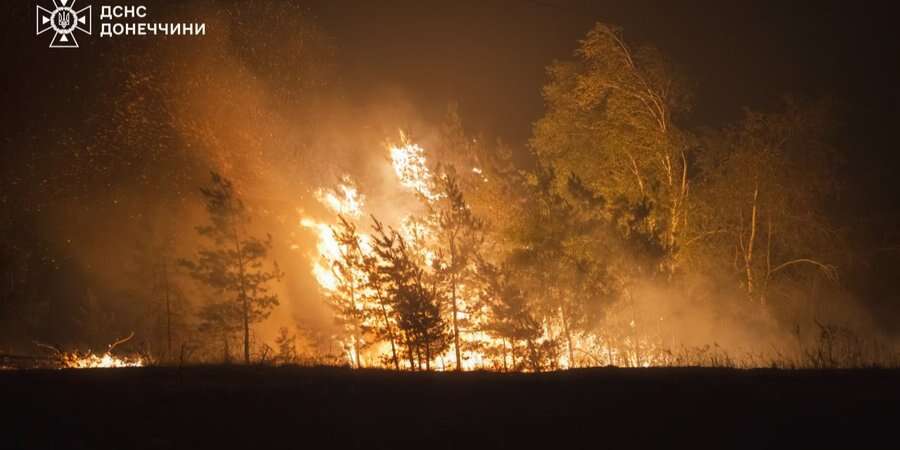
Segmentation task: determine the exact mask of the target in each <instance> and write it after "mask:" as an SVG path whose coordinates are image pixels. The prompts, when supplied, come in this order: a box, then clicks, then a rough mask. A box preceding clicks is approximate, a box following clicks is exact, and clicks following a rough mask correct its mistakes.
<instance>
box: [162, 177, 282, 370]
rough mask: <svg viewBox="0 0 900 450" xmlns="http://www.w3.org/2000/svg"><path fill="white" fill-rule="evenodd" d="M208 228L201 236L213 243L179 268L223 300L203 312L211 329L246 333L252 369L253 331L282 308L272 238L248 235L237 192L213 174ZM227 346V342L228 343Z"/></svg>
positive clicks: (207, 190)
mask: <svg viewBox="0 0 900 450" xmlns="http://www.w3.org/2000/svg"><path fill="white" fill-rule="evenodd" d="M200 192H201V193H202V194H203V200H204V203H205V204H206V211H207V213H208V215H209V220H210V224H209V225H205V226H199V227H197V232H198V233H199V234H200V236H202V237H204V238H206V239H207V240H208V241H209V244H210V245H209V246H206V247H202V248H201V249H200V250H199V251H198V252H197V255H196V256H195V258H194V259H193V260H188V259H184V260H181V261H180V263H181V265H182V266H184V267H185V268H186V269H187V270H188V271H189V273H190V274H191V276H192V277H193V278H195V279H196V280H198V281H201V282H203V283H204V284H206V285H207V286H208V287H209V288H211V289H212V290H213V291H214V292H215V293H216V294H217V295H219V296H221V297H220V298H219V299H217V300H216V301H214V303H213V304H212V305H207V307H205V308H204V309H203V311H202V312H201V318H202V319H203V320H204V323H206V324H207V325H208V326H211V327H216V328H220V329H222V330H223V331H224V332H228V331H230V330H231V329H232V328H234V326H235V323H234V322H235V320H237V321H238V323H237V326H238V327H239V328H240V329H241V330H242V331H243V347H244V363H245V364H249V363H250V326H251V325H252V324H254V323H256V322H259V321H262V320H263V319H265V318H266V317H268V315H269V313H270V312H271V310H272V308H274V307H275V306H276V305H278V296H277V295H276V294H274V293H271V292H270V291H269V287H268V284H269V282H271V281H274V280H278V279H279V278H280V277H281V272H280V270H279V269H278V265H277V264H276V263H275V262H272V264H271V266H272V267H271V269H268V270H267V269H266V267H265V265H266V260H267V258H268V254H269V250H270V249H271V245H272V236H271V235H268V236H267V237H266V239H265V240H262V239H259V238H256V237H253V236H250V235H249V232H248V231H247V226H248V224H249V223H250V216H249V214H248V212H247V210H246V208H245V207H244V204H243V202H242V201H241V200H240V198H238V196H237V194H235V192H234V188H233V187H232V185H231V182H230V181H228V180H227V179H225V178H223V177H221V176H220V175H219V174H217V173H212V183H211V185H210V186H209V187H207V188H202V189H201V190H200ZM226 342H227V341H226Z"/></svg>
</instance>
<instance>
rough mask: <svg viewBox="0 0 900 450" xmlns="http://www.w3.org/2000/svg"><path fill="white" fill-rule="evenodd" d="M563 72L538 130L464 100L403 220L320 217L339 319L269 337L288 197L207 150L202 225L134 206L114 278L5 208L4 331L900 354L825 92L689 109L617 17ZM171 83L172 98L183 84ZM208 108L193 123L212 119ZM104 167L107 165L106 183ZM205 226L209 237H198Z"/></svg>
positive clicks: (388, 357) (457, 364) (507, 362)
mask: <svg viewBox="0 0 900 450" xmlns="http://www.w3.org/2000/svg"><path fill="white" fill-rule="evenodd" d="M298 64H299V63H298ZM287 72H290V71H287ZM279 73H280V72H279ZM548 76H549V81H548V83H547V85H546V86H545V87H544V90H543V94H544V99H545V103H546V113H545V115H544V116H543V117H542V118H540V119H539V120H538V121H537V122H536V123H535V125H534V130H533V137H532V139H531V141H530V143H529V146H528V149H527V151H526V152H521V151H513V150H512V149H510V148H509V147H507V146H506V145H504V144H503V143H502V142H491V141H490V140H489V139H484V138H482V137H478V136H472V135H470V134H469V133H467V131H466V130H465V128H464V127H463V124H462V118H460V117H459V115H458V113H457V111H456V109H455V108H450V109H449V111H448V115H447V119H446V121H445V123H444V124H443V126H442V128H441V130H440V139H439V140H438V142H437V143H436V145H435V146H433V147H432V148H428V149H427V154H426V155H425V156H427V159H423V160H422V162H421V166H417V167H415V170H413V171H411V172H410V173H407V174H403V176H408V177H412V179H411V180H406V181H409V182H408V183H401V184H403V185H404V186H407V187H408V188H410V189H411V190H412V192H413V193H414V194H415V195H416V196H417V197H418V198H419V200H420V206H421V208H420V209H419V212H418V213H416V214H413V215H410V216H408V217H407V218H406V219H405V220H404V221H403V222H402V223H396V224H392V225H393V226H391V225H388V224H386V223H384V222H382V221H381V220H382V219H383V218H385V217H389V216H390V217H393V216H394V214H388V213H384V212H380V211H375V215H374V216H367V215H365V214H342V215H340V216H338V217H335V218H334V221H333V223H334V226H333V227H331V230H330V234H329V235H328V236H329V239H331V241H332V242H330V244H332V245H333V247H334V248H335V249H336V250H337V251H336V253H335V254H334V255H329V257H328V258H325V259H323V261H317V262H318V263H320V264H321V267H323V268H324V270H325V272H326V273H325V274H324V276H325V277H327V279H328V283H327V284H323V286H322V290H323V292H324V293H325V296H326V297H327V301H328V303H329V305H330V306H331V309H332V311H333V312H334V316H335V319H336V320H335V321H336V324H337V330H338V331H337V334H335V335H333V334H331V332H330V330H322V329H318V328H315V327H308V326H298V327H297V329H296V330H291V329H283V330H281V332H280V334H279V337H278V339H277V340H276V341H275V342H274V343H265V342H262V341H261V340H260V339H258V337H257V336H256V334H255V333H254V325H256V324H259V323H260V322H262V321H263V320H265V319H266V318H267V317H268V316H269V314H270V313H271V312H272V311H273V309H274V308H275V307H276V305H278V304H279V300H280V299H279V296H278V295H277V293H276V292H277V290H278V286H279V284H278V281H279V280H281V279H282V277H288V276H291V274H285V273H282V271H281V269H280V268H279V267H278V265H277V264H276V263H275V261H274V259H275V258H274V253H275V251H274V250H273V249H274V247H273V239H272V237H271V236H269V235H267V234H266V233H264V232H261V231H260V230H261V229H266V226H268V225H269V224H271V223H272V222H273V221H271V220H270V221H269V222H267V223H266V225H265V226H258V225H256V224H254V225H251V218H253V219H256V218H257V216H258V215H259V214H261V213H260V211H261V210H263V209H266V208H254V207H252V206H255V205H248V204H245V203H244V200H248V201H249V199H242V198H241V195H240V193H241V191H240V190H238V189H236V188H235V185H240V186H249V185H252V183H253V181H255V179H253V178H251V176H250V175H245V176H246V177H247V179H242V180H229V179H226V178H224V177H222V176H220V175H218V174H215V173H214V174H213V176H212V179H211V181H210V182H209V184H208V185H207V187H205V188H204V189H202V190H201V197H200V198H201V199H202V201H203V205H204V207H205V214H206V216H205V218H204V225H202V226H200V227H199V228H197V229H196V232H197V233H196V234H195V235H192V236H191V237H190V238H187V239H186V238H185V236H184V235H183V234H182V235H180V236H179V241H178V242H175V237H176V234H177V233H175V232H173V231H172V230H173V229H177V228H178V227H154V226H153V225H152V224H151V223H150V222H154V223H156V222H158V221H157V220H148V219H149V218H150V217H157V216H158V217H164V218H165V219H166V220H167V221H172V222H178V220H176V219H174V218H173V217H172V212H173V211H179V209H177V208H174V207H170V208H169V207H167V208H161V209H160V210H159V211H151V212H146V215H141V214H137V213H136V214H134V216H135V218H132V217H129V219H133V220H135V221H138V222H140V223H144V222H147V226H146V230H143V231H142V232H141V233H140V236H138V238H137V239H136V241H137V243H136V245H135V247H134V248H135V251H134V252H133V253H134V254H133V255H131V256H130V257H127V258H122V260H123V261H124V260H127V262H123V263H122V264H121V265H124V266H127V270H125V272H127V277H128V280H117V282H115V283H109V284H108V285H104V284H103V283H96V284H90V285H89V283H86V282H84V281H83V280H84V279H87V278H88V277H87V276H85V274H83V273H81V272H80V271H87V270H89V268H88V269H86V268H84V264H83V261H79V260H77V256H73V255H71V254H67V253H65V252H64V251H60V250H59V249H58V248H57V247H56V246H55V245H51V244H49V243H46V242H44V241H43V240H42V239H41V237H40V235H39V233H38V232H37V231H36V230H35V227H34V223H32V222H29V221H23V220H19V219H20V217H16V216H14V214H13V212H14V210H13V208H8V209H6V211H7V213H8V215H9V217H4V219H7V218H8V219H9V220H4V221H3V226H4V230H3V237H4V241H3V257H4V259H3V264H4V267H5V268H7V269H8V270H6V273H7V275H8V279H7V280H6V281H7V282H6V283H4V287H3V291H2V294H3V295H2V301H3V303H2V304H0V313H2V316H0V320H2V325H3V331H2V332H3V339H4V341H6V342H15V345H9V346H8V348H16V349H23V348H25V346H30V345H31V342H30V341H31V340H32V339H40V340H45V341H50V342H45V343H48V344H53V345H56V346H58V347H64V346H66V345H69V346H89V347H92V348H95V349H96V348H103V346H104V345H106V344H108V343H109V342H112V341H114V340H115V339H116V338H118V337H121V336H125V335H127V334H128V333H129V332H131V331H135V332H136V334H137V338H136V339H134V340H132V341H131V342H130V343H129V345H130V346H131V347H130V348H131V350H133V351H136V352H143V353H146V354H147V355H149V356H151V357H152V359H153V360H156V361H160V362H163V363H175V362H219V361H233V360H241V361H243V362H244V363H250V362H254V361H255V362H259V361H262V362H281V363H297V362H304V361H305V362H316V363H330V364H349V365H352V366H354V367H372V366H377V367H388V368H393V369H395V370H435V369H439V370H455V369H479V368H484V369H493V370H509V371H513V370H529V371H541V370H550V369H558V368H569V367H583V366H598V365H607V364H612V365H620V366H641V365H665V364H713V365H722V364H728V365H741V364H745V365H763V364H765V365H768V364H770V363H772V362H773V361H780V362H784V363H785V364H795V365H841V364H853V365H861V364H866V363H872V362H879V361H881V362H883V361H885V360H886V359H885V355H887V357H888V358H891V357H894V356H892V355H896V352H895V351H894V350H892V349H885V348H883V347H879V348H878V349H877V352H876V351H873V350H872V349H871V348H870V347H869V344H868V342H869V341H868V339H867V338H866V337H865V336H863V335H861V334H858V333H856V332H853V331H851V329H853V327H861V326H862V327H864V326H867V325H868V324H866V323H865V322H854V320H855V319H856V317H855V316H854V315H853V314H852V313H854V312H855V310H854V309H853V308H850V307H849V306H848V305H849V304H848V303H847V302H845V301H844V298H845V297H848V296H849V295H848V294H847V293H846V289H845V284H844V282H843V279H842V276H841V275H842V273H843V271H842V269H843V268H844V267H847V266H848V265H849V264H850V261H851V260H852V256H853V251H852V250H853V239H852V236H851V235H850V234H849V232H848V230H846V229H842V228H841V226H839V224H838V222H837V221H835V204H836V203H837V202H838V201H839V200H840V197H839V195H840V193H841V186H840V184H839V181H840V176H839V167H840V162H841V149H840V148H839V147H838V146H837V144H836V142H837V140H836V138H835V133H836V130H837V129H838V124H837V123H836V121H835V119H834V117H833V114H832V110H831V108H830V105H829V103H828V102H827V101H817V102H803V101H792V100H788V101H785V104H784V106H783V108H782V109H781V110H780V111H776V112H755V111H748V112H746V114H745V116H744V118H743V119H742V120H740V121H738V122H736V123H734V124H732V125H730V126H727V127H724V128H722V129H708V128H701V127H688V126H686V125H685V124H686V123H687V120H686V118H687V117H688V115H689V114H690V110H691V99H692V98H693V96H694V93H693V92H691V91H690V90H689V89H688V88H687V83H686V82H685V80H683V78H682V77H681V76H680V75H679V74H678V73H677V72H676V71H675V70H674V69H673V65H672V64H670V63H669V61H667V60H666V59H665V57H664V56H663V55H661V54H660V53H659V52H658V51H657V50H656V49H654V48H651V47H646V46H641V47H636V46H633V45H631V44H630V43H629V42H628V41H627V40H626V39H625V36H624V34H623V32H622V30H621V29H619V28H616V27H613V26H609V25H605V24H602V23H600V24H597V25H596V26H595V27H594V29H593V30H591V32H590V33H588V35H587V36H586V37H585V39H584V40H583V41H581V42H580V45H579V47H578V48H577V50H576V51H575V53H574V56H573V59H571V60H569V61H560V62H556V63H554V64H552V65H551V66H550V67H549V68H548ZM134 82H136V83H138V82H139V83H152V82H155V81H154V79H136V80H135V81H134ZM285 85H290V83H288V82H285ZM138 87H143V84H139V86H138ZM164 87H165V85H163V88H159V90H160V91H161V92H162V93H163V94H164V95H162V94H161V95H160V96H159V98H169V97H170V95H169V94H171V92H177V91H171V90H167V89H164ZM135 92H141V90H140V89H137V90H135V91H133V92H130V94H129V95H136V94H135ZM698 94H702V92H700V93H698ZM171 97H173V98H174V97H177V96H171ZM154 98H156V97H154ZM284 98H294V97H284ZM145 101H146V100H145V99H144V98H143V97H141V102H145ZM128 105H129V107H131V105H133V104H132V103H128ZM232 106H233V105H232ZM137 108H138V110H139V111H143V112H147V111H150V113H148V114H147V116H148V117H151V118H152V119H153V120H149V122H150V123H152V124H157V123H160V124H162V123H166V122H165V120H166V119H165V117H168V114H169V113H170V111H169V110H168V109H167V108H170V106H166V105H163V106H159V105H156V104H153V105H150V106H146V105H145V106H141V105H140V104H138V106H137ZM126 117H127V118H128V120H124V121H122V123H121V124H120V126H122V127H124V131H122V132H121V133H120V134H115V139H114V140H112V141H111V142H114V143H116V144H122V145H125V143H132V142H148V141H152V140H153V139H155V137H154V136H157V135H158V134H159V133H160V131H159V130H157V129H156V128H155V125H154V127H150V128H145V127H146V126H147V124H146V123H147V122H148V120H144V118H143V116H140V115H128V116H126ZM254 117H255V116H254ZM157 119H159V120H157ZM195 125H196V124H194V123H191V124H190V126H191V127H195ZM196 126H197V127H199V128H201V130H200V131H195V132H196V133H197V134H199V135H202V136H218V134H217V133H216V131H219V130H216V129H214V128H210V129H209V130H208V129H206V128H204V127H203V126H202V125H196ZM208 126H211V125H208ZM162 128H164V130H163V131H164V133H163V134H165V135H166V136H169V138H167V140H166V143H167V144H169V143H171V144H172V146H175V145H177V144H176V143H177V142H178V140H179V134H178V132H177V130H174V129H173V130H169V129H165V127H164V126H163V127H162ZM191 129H192V130H193V128H191ZM239 134H241V133H239ZM241 135H242V136H243V134H241ZM248 139H250V140H253V137H251V138H248ZM212 140H213V141H215V142H216V143H217V144H216V145H222V146H224V144H221V143H219V142H218V140H216V139H212ZM170 141H171V142H170ZM238 142H242V141H238ZM254 142H255V141H254ZM267 142H268V141H267ZM159 147H160V148H163V147H165V148H169V147H168V146H163V145H160V146H159ZM234 147H236V148H244V147H243V146H239V145H235V146H234ZM263 147H264V145H263V143H262V142H259V143H257V144H256V145H255V146H250V147H248V148H254V149H256V148H263ZM94 148H104V149H105V148H106V147H104V146H102V145H97V146H94ZM216 148H218V147H216ZM105 151H108V152H112V150H105ZM157 151H158V152H159V153H152V154H151V155H152V156H153V158H149V159H150V160H157V159H158V160H160V161H165V162H166V164H172V165H175V166H177V167H178V168H179V170H182V171H184V172H188V169H186V167H188V166H189V164H181V163H180V162H182V161H181V160H179V159H175V158H173V157H172V155H169V154H166V153H162V152H163V151H164V150H159V149H157ZM228 151H229V152H233V153H235V154H237V153H240V152H235V151H234V150H232V149H229V150H228ZM223 152H224V151H223ZM248 153H249V152H248ZM128 154H129V155H130V154H131V153H128ZM135 154H137V152H135ZM223 154H224V153H223ZM256 154H257V153H254V155H256ZM258 154H259V155H263V154H264V153H262V152H259V153H258ZM265 155H268V154H265ZM88 156H91V158H90V161H95V160H98V161H113V159H112V157H111V156H110V155H107V154H101V155H99V156H97V157H96V158H95V157H94V156H92V154H91V153H88ZM244 156H246V155H244ZM179 158H184V155H180V156H179ZM223 158H224V159H227V158H225V157H224V156H223ZM260 158H261V159H265V160H266V161H264V162H266V163H267V164H266V165H264V167H267V168H268V167H269V165H278V164H281V165H290V164H299V163H298V162H297V161H298V159H299V157H296V155H294V156H293V157H292V158H293V159H287V160H284V161H282V160H280V159H273V160H271V161H270V160H268V159H267V158H263V157H260ZM248 160H251V157H249V156H246V159H234V160H229V161H237V163H235V164H232V165H233V166H241V165H242V164H241V163H242V162H246V161H248ZM424 161H427V163H426V162H424ZM176 163H177V164H176ZM196 163H197V162H196V161H193V162H192V164H196ZM123 166H127V167H138V166H139V164H138V162H135V161H130V160H129V161H127V164H123ZM85 167H94V165H89V166H85ZM116 167H118V166H116ZM164 167H165V165H164ZM254 167H256V166H255V165H254ZM92 170H93V169H92ZM261 172H262V171H261ZM161 173H169V172H167V171H162V172H161ZM263 173H269V172H263ZM292 173H293V172H292ZM423 174H426V175H423ZM75 175H76V176H75V178H77V179H79V180H81V179H90V178H92V177H100V176H101V175H102V174H100V173H99V172H97V173H95V172H88V175H90V176H83V175H84V174H83V173H81V172H79V173H76V174H75ZM134 175H135V178H136V179H141V180H145V179H146V177H144V175H146V174H141V173H136V174H134ZM102 179H103V180H104V183H106V184H105V185H104V187H103V189H106V187H105V186H108V185H112V183H111V182H108V180H107V178H102ZM179 180H182V181H180V182H179V184H178V189H172V186H171V185H167V184H166V183H168V181H167V179H166V178H165V177H159V180H157V181H155V182H154V183H156V184H154V186H156V188H157V189H159V190H160V192H161V193H162V194H161V196H164V197H167V196H171V197H173V200H172V201H171V202H170V203H167V204H176V203H177V202H179V201H184V200H183V199H181V198H180V195H181V194H180V192H181V191H182V190H184V191H187V189H182V188H185V186H188V185H191V183H194V180H195V178H193V175H192V174H188V173H185V174H182V175H181V176H179ZM185 180H186V181H185ZM248 180H249V181H248ZM233 182H234V184H233ZM166 186H168V187H169V188H170V189H172V190H174V191H177V193H175V192H168V193H166V191H165V189H164V188H165V187H166ZM362 188H363V192H365V186H363V187H362ZM67 189H69V188H68V187H67V188H66V189H62V188H60V190H59V191H58V192H53V193H52V194H53V195H48V197H49V198H55V197H54V196H55V195H62V193H64V192H65V191H66V190H67ZM69 190H71V189H69ZM167 198H168V197H167ZM75 199H76V200H77V199H78V197H75ZM3 200H4V202H5V204H10V205H12V204H13V201H15V200H16V198H13V197H12V196H9V197H6V196H5V197H4V198H3ZM254 200H256V198H254ZM73 203H77V202H73ZM21 206H22V208H23V209H26V208H27V207H28V205H24V204H23V205H21ZM266 206H267V207H268V206H271V205H266ZM106 208H110V209H108V210H107V209H105V210H104V211H109V210H111V208H112V207H111V206H106ZM40 213H41V211H40V208H37V211H36V212H33V214H34V215H35V216H37V215H39V214H40ZM179 223H180V222H179ZM257 223H258V222H257ZM292 223H293V222H292ZM182 225H183V224H182ZM291 226H294V225H291ZM115 231H116V229H112V231H110V232H115ZM119 231H121V229H120V230H119ZM195 238H197V239H196V240H197V245H196V247H197V248H196V249H195V250H196V251H191V252H190V253H188V252H185V251H184V249H185V248H187V247H193V245H190V246H185V245H183V244H184V242H185V241H190V242H191V243H193V241H194V239H195ZM22 242H28V243H29V244H28V246H26V245H22V244H21V243H22ZM176 244H178V245H176ZM61 255H68V256H61ZM185 275H187V276H185ZM48 280H50V281H48ZM70 297H78V299H77V301H74V300H72V301H70V300H71V298H70ZM57 298H63V299H64V300H65V301H56V300H54V299H57ZM122 299H129V300H130V302H128V303H127V304H126V302H124V301H122ZM129 305H130V306H129ZM134 305H140V307H135V306H134ZM856 329H857V330H863V331H866V330H869V329H867V328H856ZM893 361H896V359H894V360H893Z"/></svg>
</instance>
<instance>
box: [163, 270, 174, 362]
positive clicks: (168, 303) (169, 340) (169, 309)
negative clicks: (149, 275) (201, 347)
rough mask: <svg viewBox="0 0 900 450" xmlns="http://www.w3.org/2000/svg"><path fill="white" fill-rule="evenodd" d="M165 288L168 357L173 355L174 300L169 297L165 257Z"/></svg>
mask: <svg viewBox="0 0 900 450" xmlns="http://www.w3.org/2000/svg"><path fill="white" fill-rule="evenodd" d="M163 289H164V290H165V295H166V359H169V358H171V357H172V302H171V299H170V298H169V272H168V267H167V265H166V259H165V257H164V258H163Z"/></svg>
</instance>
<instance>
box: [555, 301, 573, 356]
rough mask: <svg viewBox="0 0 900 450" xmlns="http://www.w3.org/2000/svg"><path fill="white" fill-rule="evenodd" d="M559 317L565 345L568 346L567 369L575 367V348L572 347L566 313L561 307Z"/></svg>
mask: <svg viewBox="0 0 900 450" xmlns="http://www.w3.org/2000/svg"><path fill="white" fill-rule="evenodd" d="M559 315H560V317H561V318H562V323H563V333H565V335H566V344H567V345H568V350H569V367H568V368H569V369H572V368H574V367H575V348H574V346H573V345H572V333H571V331H570V330H569V321H568V320H566V313H565V311H564V310H563V308H562V307H560V308H559Z"/></svg>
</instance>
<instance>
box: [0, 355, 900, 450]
mask: <svg viewBox="0 0 900 450" xmlns="http://www.w3.org/2000/svg"><path fill="white" fill-rule="evenodd" d="M0 395H2V397H0V408H2V411H3V417H2V418H0V431H2V434H0V448H22V449H33V448H53V449H169V448H182V449H196V448H217V449H223V448H242V449H257V448H260V449H263V448H309V449H320V448H365V449H368V448H397V447H401V448H428V449H432V448H496V449H501V448H512V449H519V448H545V449H556V448H635V447H648V446H652V447H665V448H675V447H677V448H682V447H683V448H696V447H703V448H710V447H713V448H769V447H778V448H792V449H800V448H848V449H849V448H853V449H856V448H900V371H896V370H865V371H775V370H756V371H737V370H725V369H591V370H577V371H569V372H562V373H552V374H542V375H527V374H519V375H502V374H488V373H466V374H413V373H404V374H400V375H397V374H394V373H390V372H381V371H349V370H342V369H304V368H277V369H275V368H254V367H195V368H188V369H180V370H179V369H174V368H171V369H170V368H146V369H99V370H84V371H3V372H0Z"/></svg>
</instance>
